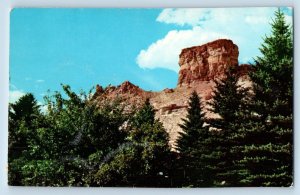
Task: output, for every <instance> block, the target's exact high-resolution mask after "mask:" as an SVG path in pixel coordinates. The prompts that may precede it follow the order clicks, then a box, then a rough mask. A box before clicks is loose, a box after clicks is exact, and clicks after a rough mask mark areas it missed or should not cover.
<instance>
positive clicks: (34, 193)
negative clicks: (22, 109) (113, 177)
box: [0, 0, 300, 195]
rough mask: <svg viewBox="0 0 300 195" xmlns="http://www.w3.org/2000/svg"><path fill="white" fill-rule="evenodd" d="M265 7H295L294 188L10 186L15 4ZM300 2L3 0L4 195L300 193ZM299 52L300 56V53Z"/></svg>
mask: <svg viewBox="0 0 300 195" xmlns="http://www.w3.org/2000/svg"><path fill="white" fill-rule="evenodd" d="M244 6H250V7H264V6H291V7H294V35H295V42H294V44H295V45H294V48H295V49H294V53H295V55H294V57H295V58H294V59H295V63H294V67H295V68H294V69H295V72H294V75H295V80H294V89H295V96H294V97H295V98H294V99H295V102H294V105H295V115H294V122H295V127H294V140H295V142H294V144H295V148H296V149H295V152H294V155H295V162H294V164H295V169H294V170H295V176H294V182H295V183H294V187H292V188H204V189H172V188H171V189H157V188H156V189H153V188H152V189H149V188H84V187H82V188H75V187H71V188H51V187H9V186H7V143H8V141H7V121H8V120H7V119H8V112H7V109H8V108H7V107H8V106H7V105H8V89H9V82H8V79H9V74H8V71H9V13H10V10H11V9H12V8H15V7H57V8H58V7H81V8H83V7H94V8H96V7H99V8H100V7H114V8H118V7H141V8H142V7H145V8H154V7H155V8H157V7H159V8H163V7H244ZM299 10H300V1H297V0H294V1H293V0H242V1H241V0H226V1H222V0H206V1H204V0H202V1H200V0H198V1H197V0H122V1H120V0H63V1H62V0H52V1H50V0H48V1H46V2H45V1H41V0H11V2H9V1H7V0H0V121H1V122H0V143H1V147H0V154H1V157H0V194H3V195H4V194H5V195H6V194H7V195H14V194H23V195H28V194H30V195H40V194H43V195H49V194H54V193H55V194H64V195H71V194H72V195H73V194H75V195H76V194H89V195H93V194H99V193H100V194H112V195H113V194H120V193H122V194H124V195H127V194H130V195H134V194H144V195H147V194H165V195H169V194H170V195H176V194H182V193H184V194H205V195H210V194H217V193H222V194H223V195H231V194H233V193H236V194H243V195H246V194H256V195H266V194H272V195H277V194H284V195H289V194H293V195H296V194H298V195H299V194H300V188H299V184H300V183H299V180H298V179H299V175H300V174H299V163H300V159H299V158H300V157H299V154H297V152H298V150H297V149H299V148H300V141H299V140H300V139H299V138H300V137H299V135H300V134H299V133H298V132H297V131H298V129H299V127H300V120H299V119H300V118H299V116H298V114H299V108H300V105H299V100H297V98H298V97H300V96H299V90H297V89H299V87H300V79H299V76H298V75H299V73H300V67H299V65H300V64H299V62H300V47H299V46H300V45H299V44H300V40H299V39H300V38H299V37H300V36H299V35H298V34H299V33H300V29H299V20H300V13H299ZM297 54H298V55H297Z"/></svg>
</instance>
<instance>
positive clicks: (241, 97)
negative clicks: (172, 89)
mask: <svg viewBox="0 0 300 195" xmlns="http://www.w3.org/2000/svg"><path fill="white" fill-rule="evenodd" d="M238 81H239V75H238V73H237V71H236V68H230V69H229V70H227V71H226V72H225V75H224V78H222V79H220V80H215V84H216V86H215V89H214V92H213V93H214V95H213V98H212V101H211V102H209V106H210V107H211V108H210V111H211V112H213V113H215V114H218V117H217V118H212V119H210V120H209V121H208V123H209V126H210V128H211V130H212V132H214V137H213V138H212V139H213V140H214V145H215V149H214V150H213V151H212V152H213V153H214V154H213V155H214V157H215V161H214V162H212V165H214V171H215V174H216V177H215V184H216V185H221V186H238V185H239V180H240V178H239V177H238V176H239V175H238V171H239V169H240V167H238V166H236V161H237V160H240V155H239V152H238V151H235V150H232V148H233V147H234V146H236V145H240V144H243V138H242V137H241V136H240V131H239V126H242V125H243V124H244V123H246V121H247V118H248V117H249V115H250V114H249V111H248V110H249V109H248V105H249V102H250V97H251V96H250V93H249V88H247V87H244V86H242V85H240V84H238Z"/></svg>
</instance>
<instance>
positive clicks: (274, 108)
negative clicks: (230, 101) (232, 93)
mask: <svg viewBox="0 0 300 195" xmlns="http://www.w3.org/2000/svg"><path fill="white" fill-rule="evenodd" d="M271 25H272V34H271V35H270V36H267V37H265V39H264V43H263V44H262V46H261V48H260V51H261V53H262V56H260V57H257V58H256V62H255V65H254V68H255V71H254V72H253V73H251V74H250V77H251V79H252V81H253V92H254V94H255V97H254V99H253V100H254V104H253V110H252V113H253V118H252V120H251V122H249V123H248V124H247V125H245V126H244V127H243V132H244V140H245V141H247V143H246V144H245V145H244V146H241V147H240V148H239V147H237V148H236V150H240V151H241V152H242V154H243V156H244V158H243V159H242V160H241V161H240V164H241V165H242V166H243V167H244V171H243V172H241V176H242V177H243V179H242V180H241V182H243V183H244V185H247V186H290V185H291V184H292V182H293V173H292V172H293V134H292V128H293V42H292V32H291V27H290V26H289V25H288V24H286V22H285V19H284V14H283V12H282V11H281V10H280V9H278V10H277V11H276V12H275V19H274V20H273V21H272V24H271ZM241 130H242V129H241Z"/></svg>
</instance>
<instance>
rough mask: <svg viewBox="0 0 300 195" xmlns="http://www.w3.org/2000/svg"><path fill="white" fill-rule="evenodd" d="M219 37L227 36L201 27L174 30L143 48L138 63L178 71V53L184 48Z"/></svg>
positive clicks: (145, 66) (143, 65)
mask: <svg viewBox="0 0 300 195" xmlns="http://www.w3.org/2000/svg"><path fill="white" fill-rule="evenodd" d="M219 38H226V36H225V35H222V34H219V33H215V32H207V31H204V30H203V29H201V28H200V27H194V28H192V29H190V30H179V31H177V30H172V31H170V32H169V33H168V34H167V35H166V36H165V37H164V38H162V39H160V40H158V41H156V42H155V43H152V44H151V45H150V46H149V47H148V48H147V49H146V50H142V51H141V52H140V53H139V55H138V57H137V64H139V66H140V67H141V68H150V69H153V68H166V69H169V70H173V71H175V72H177V71H178V69H179V66H178V55H179V54H180V52H181V49H182V48H186V47H190V46H193V45H201V44H204V43H206V42H209V41H212V40H215V39H219Z"/></svg>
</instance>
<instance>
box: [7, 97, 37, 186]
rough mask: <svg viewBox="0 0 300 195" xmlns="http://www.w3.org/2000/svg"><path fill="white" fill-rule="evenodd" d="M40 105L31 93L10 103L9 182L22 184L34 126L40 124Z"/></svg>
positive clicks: (10, 183)
mask: <svg viewBox="0 0 300 195" xmlns="http://www.w3.org/2000/svg"><path fill="white" fill-rule="evenodd" d="M40 116H41V114H40V111H39V105H38V104H37V101H36V99H35V98H34V96H33V95H32V94H31V93H27V94H25V95H24V96H22V97H20V99H19V100H18V101H16V102H15V103H11V104H10V105H9V118H8V120H9V121H8V123H9V127H8V170H9V172H8V184H9V185H21V181H20V178H22V176H21V172H22V170H21V168H22V166H23V165H24V163H25V161H26V153H27V152H28V149H29V141H30V139H32V138H33V136H34V132H32V131H31V129H32V128H36V127H37V125H38V120H39V117H40Z"/></svg>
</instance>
